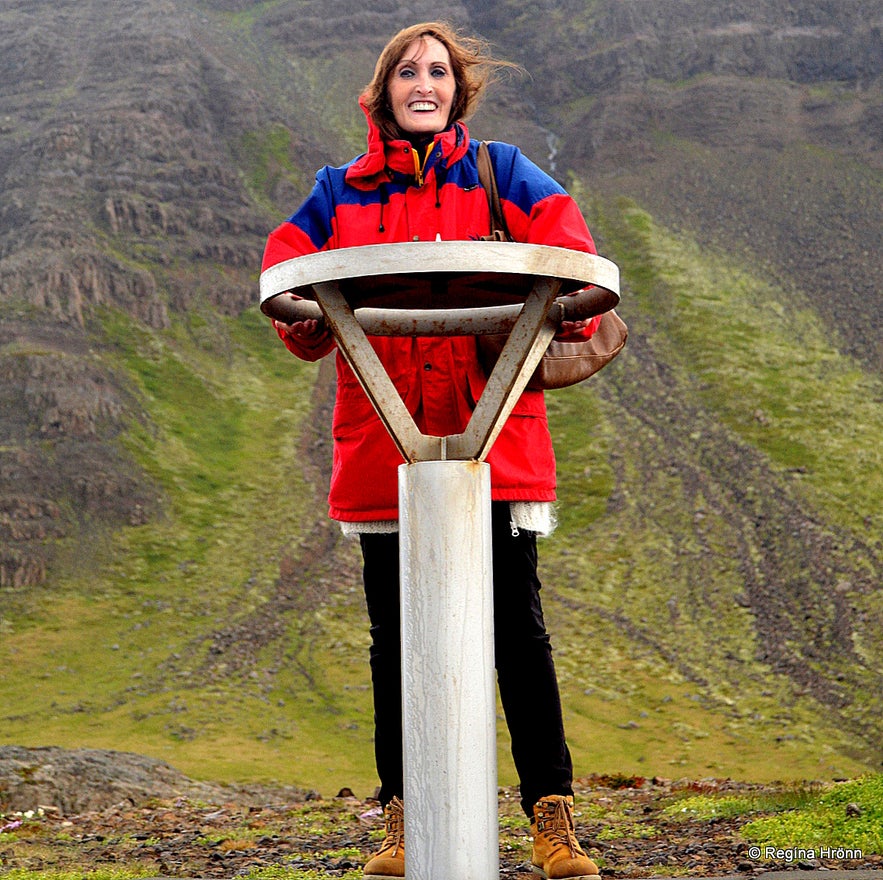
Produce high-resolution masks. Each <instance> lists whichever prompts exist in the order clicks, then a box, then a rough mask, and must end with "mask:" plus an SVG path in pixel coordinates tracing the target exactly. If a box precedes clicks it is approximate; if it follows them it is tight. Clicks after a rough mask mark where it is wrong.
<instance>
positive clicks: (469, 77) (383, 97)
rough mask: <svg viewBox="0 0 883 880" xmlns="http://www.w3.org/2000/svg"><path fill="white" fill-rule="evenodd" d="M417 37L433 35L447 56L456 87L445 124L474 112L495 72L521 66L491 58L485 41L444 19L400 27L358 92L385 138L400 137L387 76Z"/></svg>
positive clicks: (390, 74)
mask: <svg viewBox="0 0 883 880" xmlns="http://www.w3.org/2000/svg"><path fill="white" fill-rule="evenodd" d="M421 37H434V38H435V39H436V40H438V41H439V42H440V43H441V44H442V45H443V46H444V47H445V48H446V49H447V50H448V54H449V55H450V56H451V69H452V72H453V74H454V81H455V83H456V85H457V89H456V92H455V94H454V104H453V106H452V108H451V116H450V118H449V119H448V125H450V124H451V123H452V122H457V121H458V120H460V119H466V118H468V117H469V116H471V115H472V114H473V113H474V112H475V110H476V109H477V107H478V105H479V103H480V102H481V98H482V96H483V94H484V90H485V89H486V88H487V86H488V85H489V84H490V83H491V82H492V81H493V80H494V79H495V78H496V74H497V73H498V71H500V70H501V69H503V68H509V69H512V70H520V69H521V68H520V67H519V66H518V65H517V64H513V63H512V62H510V61H501V60H499V59H496V58H494V57H493V56H492V55H491V54H490V51H489V47H488V44H487V42H485V41H484V40H482V39H479V38H478V37H469V36H466V35H465V34H461V33H459V32H458V31H456V30H455V29H454V28H453V27H452V26H451V25H449V24H447V23H446V22H442V21H430V22H424V23H422V24H414V25H411V26H410V27H407V28H404V29H403V30H400V31H399V32H398V33H397V34H396V35H395V36H394V37H393V38H392V39H391V40H390V41H389V42H388V43H387V44H386V46H385V47H384V49H383V51H382V52H381V53H380V57H379V58H378V59H377V65H376V66H375V68H374V78H373V79H372V80H371V82H370V83H368V85H367V86H366V87H365V90H364V92H362V101H363V102H364V104H365V106H366V107H367V108H368V112H369V114H370V116H371V119H372V120H373V122H374V124H375V125H376V126H377V127H378V128H379V129H380V133H381V134H382V135H383V137H384V139H385V140H394V139H396V138H400V137H402V132H401V130H400V129H399V127H398V125H397V124H396V121H395V118H394V117H393V113H392V108H391V107H390V104H389V94H388V91H387V86H388V84H389V80H390V77H391V76H392V72H393V70H394V69H395V66H396V65H397V64H398V63H399V61H401V60H402V56H403V55H404V54H405V50H406V49H407V48H408V46H410V45H411V43H413V42H414V40H417V39H419V38H421Z"/></svg>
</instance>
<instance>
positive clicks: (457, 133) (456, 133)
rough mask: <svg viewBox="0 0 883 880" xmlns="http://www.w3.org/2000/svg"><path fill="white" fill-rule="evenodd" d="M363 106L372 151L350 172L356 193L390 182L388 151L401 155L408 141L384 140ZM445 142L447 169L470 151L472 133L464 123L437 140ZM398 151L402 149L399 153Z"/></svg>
mask: <svg viewBox="0 0 883 880" xmlns="http://www.w3.org/2000/svg"><path fill="white" fill-rule="evenodd" d="M359 106H360V107H361V108H362V112H363V113H364V114H365V120H366V122H367V123H368V151H367V152H366V153H363V154H362V155H361V156H359V157H358V158H357V159H355V160H354V161H353V163H352V164H351V165H350V166H349V168H347V170H346V182H347V183H348V184H350V185H351V186H354V187H356V189H374V188H375V187H376V186H378V184H380V183H382V182H384V181H386V180H388V179H389V177H388V174H387V166H388V164H389V163H388V159H387V151H391V152H400V151H401V147H403V146H406V145H407V141H390V142H386V141H384V140H383V135H381V133H380V129H379V128H378V127H377V126H376V125H375V123H374V120H373V119H371V116H370V114H369V113H368V108H367V107H366V106H365V102H364V101H363V100H362V99H361V98H360V99H359ZM435 140H436V141H438V140H441V141H442V156H443V158H444V160H445V164H446V165H450V164H451V163H453V162H456V161H458V160H459V159H461V158H462V157H463V156H464V155H465V154H466V152H467V150H468V149H469V130H468V129H467V128H466V125H465V124H464V123H462V122H455V123H454V124H453V125H451V126H449V127H448V128H446V129H445V130H444V131H443V132H440V133H439V134H437V135H436V136H435ZM396 148H399V149H398V150H397V149H396Z"/></svg>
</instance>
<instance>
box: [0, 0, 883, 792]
mask: <svg viewBox="0 0 883 880" xmlns="http://www.w3.org/2000/svg"><path fill="white" fill-rule="evenodd" d="M436 17H445V18H449V19H451V20H452V21H454V22H456V23H459V24H462V25H464V26H467V27H469V28H475V29H478V30H480V31H481V32H483V33H484V34H485V35H487V36H488V37H489V38H491V39H492V40H493V41H494V43H495V44H496V46H497V47H498V49H499V51H500V53H501V54H503V55H505V56H506V57H509V58H511V59H513V60H517V61H519V62H521V63H522V64H523V65H524V66H525V68H526V69H527V70H528V71H529V74H530V75H529V76H524V77H515V78H512V79H510V80H509V81H507V82H505V83H502V84H500V85H499V86H498V87H497V88H496V89H495V90H494V91H493V92H492V94H491V97H490V98H489V100H488V101H487V102H486V103H485V105H484V107H483V108H482V110H481V112H480V114H479V116H478V117H477V118H476V120H475V121H474V125H473V131H474V132H475V133H476V134H477V135H478V136H488V137H495V138H501V139H510V140H513V141H515V142H517V143H519V144H521V145H522V146H523V147H524V149H525V151H526V152H527V153H528V154H529V155H531V156H532V157H533V158H535V159H537V160H538V161H540V162H541V163H542V164H544V165H546V167H548V168H549V169H550V171H552V172H553V173H554V174H556V175H557V176H559V177H560V178H561V179H562V180H564V181H566V182H567V183H568V185H569V186H570V187H571V189H572V191H573V192H574V193H575V194H577V195H578V197H579V198H580V200H581V202H582V204H583V205H584V207H585V210H586V213H587V216H588V217H589V219H590V222H591V225H592V228H593V230H594V231H595V232H596V234H597V237H598V239H599V243H600V245H601V249H602V252H604V253H606V254H607V255H609V256H611V257H613V258H614V259H616V260H617V261H618V262H620V263H621V265H622V267H623V273H624V274H623V277H624V285H625V289H624V300H623V307H622V312H623V313H624V314H625V316H626V318H627V320H628V321H629V323H630V325H631V328H632V336H631V342H630V345H629V350H628V352H627V354H626V355H624V356H623V358H622V359H621V361H620V362H618V363H616V364H615V365H613V366H612V367H611V368H609V369H608V371H606V372H605V373H604V374H602V375H601V376H600V377H598V379H597V380H596V381H594V382H593V383H592V384H591V385H589V386H586V387H583V388H578V389H572V390H570V391H567V392H563V393H561V394H556V395H550V400H549V406H550V413H551V417H552V423H553V430H554V432H555V436H556V438H558V447H557V448H558V451H559V469H560V475H561V483H562V501H563V503H562V506H561V519H562V525H561V528H560V530H559V533H558V535H557V537H556V538H555V539H554V540H553V541H550V542H547V543H546V544H545V545H544V548H543V549H544V559H545V560H546V575H545V580H546V586H547V593H548V598H547V600H546V601H547V605H548V614H549V617H550V621H551V625H552V628H553V630H554V631H555V633H556V635H557V638H556V643H557V644H558V658H559V659H558V662H559V667H560V669H561V676H562V681H563V683H564V687H565V692H566V700H567V704H568V707H569V711H570V713H571V718H570V722H569V723H570V727H571V731H572V739H573V742H574V748H575V753H576V754H577V757H578V764H579V765H580V766H581V767H583V768H584V769H585V770H586V771H589V770H595V769H606V770H628V771H632V772H639V771H647V772H661V773H671V772H674V771H673V770H672V767H674V768H677V772H680V771H681V769H684V772H688V771H689V772H697V771H699V772H705V771H707V772H718V773H727V774H739V775H743V776H754V777H755V778H769V777H770V776H772V775H775V774H782V773H784V772H786V771H785V770H783V769H782V768H783V767H784V768H786V770H787V775H819V776H832V775H844V774H849V773H853V772H856V771H857V770H859V769H861V768H868V767H877V766H879V763H880V761H881V759H883V755H881V753H880V746H879V742H878V737H877V735H876V729H877V727H878V719H879V717H880V713H881V710H883V706H881V703H880V700H881V697H880V695H881V693H883V648H881V642H880V639H879V635H878V634H879V632H880V627H881V624H883V598H881V590H880V586H881V584H880V580H881V579H880V572H881V568H883V559H881V556H883V509H881V503H880V500H879V499H880V497H881V493H883V485H881V473H883V466H881V465H883V462H881V458H880V451H879V448H878V447H879V443H878V441H877V439H876V438H877V437H879V436H880V431H881V429H883V385H881V376H880V373H881V369H880V368H881V356H883V349H881V347H880V342H879V337H880V333H879V330H880V325H881V302H880V280H881V279H880V261H879V255H878V252H879V241H878V239H879V229H880V225H881V224H880V220H881V216H880V214H881V204H883V199H881V171H880V163H881V130H883V126H881V125H880V121H881V117H883V113H881V107H883V101H881V79H880V74H881V70H883V57H881V56H883V43H881V27H883V25H881V22H883V4H881V3H879V2H857V3H852V4H846V5H844V4H836V3H831V4H827V3H818V2H813V3H810V2H806V3H792V4H789V5H788V6H787V7H781V5H780V4H777V3H772V2H760V0H757V2H749V0H743V2H738V3H730V4H705V3H701V2H689V0H682V2H678V3H674V2H667V0H662V2H657V3H652V4H650V3H643V2H631V0H617V2H601V0H595V2H586V0H582V2H580V0H565V2H563V3H561V2H556V3H551V2H537V3H532V4H528V5H525V4H522V3H514V2H513V3H508V2H502V3H498V4H493V5H491V6H488V5H486V4H478V3H471V2H464V3H448V4H442V6H441V7H440V6H439V5H438V4H429V3H424V2H418V3H415V4H410V5H409V7H408V9H406V10H403V9H401V8H400V6H399V4H395V3H386V2H377V3H372V4H370V5H368V6H365V5H364V4H356V3H352V2H335V3H331V4H328V3H318V2H294V0H270V2H263V3H257V4H253V3H249V2H236V0H215V2H202V3H197V2H194V0H146V2H137V3H136V2H122V3H115V4H109V3H107V2H106V0H86V2H76V3H75V2H72V0H70V2H66V3H65V2H61V3H53V4H49V3H44V2H37V3H24V2H12V3H7V4H5V5H4V7H3V9H2V10H0V25H2V26H0V192H2V198H0V316H2V323H0V400H2V407H0V436H2V441H0V479H2V489H0V584H2V589H3V603H2V610H0V634H2V639H3V642H2V645H0V663H2V664H3V666H4V668H6V669H14V670H15V674H14V675H8V676H5V677H4V681H3V685H2V689H3V690H2V692H3V700H2V702H3V705H4V707H7V706H8V707H9V708H8V709H6V710H5V711H4V712H2V713H0V738H2V739H4V740H7V741H16V742H28V743H37V742H43V741H46V740H45V738H46V737H49V738H50V739H51V740H53V741H55V742H57V743H59V744H63V745H68V744H70V745H78V744H91V745H104V746H114V747H125V748H133V749H140V750H143V751H146V752H150V753H154V754H158V755H159V756H160V757H164V758H166V757H169V758H172V759H173V760H174V762H175V763H176V764H177V765H178V766H181V767H182V768H183V769H185V770H187V771H188V772H190V773H197V774H199V775H212V774H214V775H220V776H225V775H226V776H236V775H238V776H240V778H242V777H244V776H246V775H252V776H253V775H264V776H265V777H268V776H275V777H277V778H279V779H280V780H282V781H296V782H300V783H304V784H312V785H318V784H320V783H322V784H326V783H327V784H328V785H331V784H332V782H333V781H334V780H340V782H339V784H344V783H347V784H351V780H359V781H360V784H361V783H362V782H364V784H365V785H367V784H368V781H369V780H370V779H371V778H372V774H371V769H370V745H369V743H368V740H369V738H370V723H369V720H370V705H369V697H368V692H367V675H366V668H365V667H366V663H365V653H364V652H365V645H366V634H365V632H364V621H363V610H362V605H361V598H360V596H359V575H358V563H357V552H356V550H355V549H354V547H353V546H352V545H351V544H348V543H346V542H344V541H342V540H341V539H340V537H339V535H338V533H337V530H336V529H335V527H334V526H333V525H331V524H329V523H328V522H327V521H326V520H325V518H324V509H325V508H324V491H325V486H326V485H327V479H328V471H327V469H328V466H329V448H328V432H327V425H328V420H329V412H330V406H331V403H332V401H333V370H331V364H330V363H323V364H322V365H321V366H319V367H316V366H311V365H304V364H299V363H298V362H296V361H295V360H294V359H292V358H290V357H288V356H287V355H286V354H285V353H284V352H283V351H280V348H281V347H280V346H279V345H278V344H277V343H275V341H274V339H273V338H272V334H271V333H270V332H269V330H268V328H267V327H266V323H265V322H264V321H263V319H262V318H260V316H258V315H257V314H256V313H255V309H254V302H255V299H256V278H257V267H258V264H259V260H260V251H261V247H262V244H263V239H264V236H265V234H266V232H267V230H268V229H270V228H271V227H272V226H273V225H275V223H276V222H278V220H279V218H280V217H282V216H285V214H286V213H288V212H289V211H290V210H291V209H292V208H293V207H294V206H295V205H296V204H297V202H298V200H299V199H300V198H301V197H302V196H303V195H304V194H305V193H306V192H307V190H308V188H309V186H310V185H311V181H312V173H313V171H314V170H315V169H316V168H317V167H318V166H319V165H320V164H321V163H322V162H325V161H331V162H342V161H345V160H346V159H348V158H350V157H351V156H352V155H354V154H355V153H357V152H359V151H360V150H361V149H362V144H363V142H364V132H363V126H362V122H361V119H360V113H359V111H358V108H357V107H356V106H355V102H354V100H353V97H354V95H355V94H356V93H357V92H358V89H359V87H360V86H361V85H362V84H363V83H364V82H365V81H366V80H367V79H368V77H369V76H370V73H371V69H372V65H373V61H374V58H375V57H376V54H377V51H378V50H379V48H380V47H381V46H382V45H383V43H384V41H385V40H386V39H387V38H388V36H389V35H390V34H391V33H392V32H393V31H394V30H395V29H396V28H397V27H399V26H401V25H403V24H406V23H410V22H411V21H414V20H420V19H429V18H436ZM505 772H507V771H506V770H505V764H504V773H505ZM340 777H343V778H342V779H340Z"/></svg>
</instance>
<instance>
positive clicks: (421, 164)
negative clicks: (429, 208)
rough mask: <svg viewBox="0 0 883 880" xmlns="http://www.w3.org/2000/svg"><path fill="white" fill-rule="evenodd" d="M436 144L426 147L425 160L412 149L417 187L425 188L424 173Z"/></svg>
mask: <svg viewBox="0 0 883 880" xmlns="http://www.w3.org/2000/svg"><path fill="white" fill-rule="evenodd" d="M434 146H435V144H427V145H426V154H425V155H424V156H423V159H421V158H420V154H419V153H418V152H417V150H416V149H415V148H412V149H411V155H412V156H413V157H414V177H416V178H417V186H423V172H424V170H425V169H426V163H427V161H428V160H429V154H430V153H431V152H432V149H433V147H434Z"/></svg>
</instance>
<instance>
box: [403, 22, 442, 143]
mask: <svg viewBox="0 0 883 880" xmlns="http://www.w3.org/2000/svg"><path fill="white" fill-rule="evenodd" d="M456 91H457V84H456V83H455V81H454V75H453V72H452V70H451V56H450V54H449V53H448V50H447V49H446V48H445V47H444V44H442V43H440V42H439V41H438V40H436V39H435V38H434V37H429V36H424V37H418V38H417V39H416V40H414V42H413V43H411V45H410V46H408V48H407V49H406V50H405V55H404V57H403V58H402V60H401V61H400V62H399V63H398V64H397V65H396V69H395V72H394V73H393V75H392V78H391V79H390V81H389V103H390V106H391V107H392V115H393V118H394V119H395V121H396V123H397V124H398V126H399V128H400V129H401V130H402V131H403V132H405V133H406V134H422V133H427V134H435V133H436V132H437V131H441V130H442V129H444V128H446V127H447V124H448V119H449V118H450V116H451V108H452V106H453V103H454V94H455V93H456Z"/></svg>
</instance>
